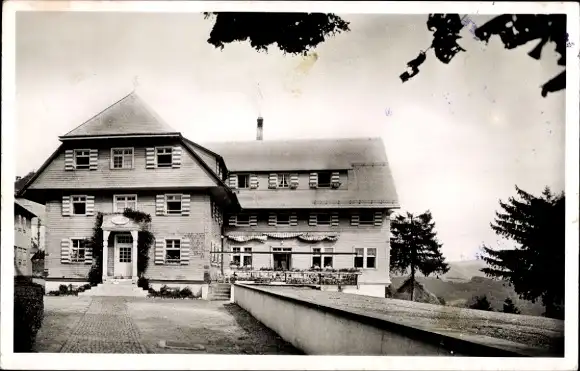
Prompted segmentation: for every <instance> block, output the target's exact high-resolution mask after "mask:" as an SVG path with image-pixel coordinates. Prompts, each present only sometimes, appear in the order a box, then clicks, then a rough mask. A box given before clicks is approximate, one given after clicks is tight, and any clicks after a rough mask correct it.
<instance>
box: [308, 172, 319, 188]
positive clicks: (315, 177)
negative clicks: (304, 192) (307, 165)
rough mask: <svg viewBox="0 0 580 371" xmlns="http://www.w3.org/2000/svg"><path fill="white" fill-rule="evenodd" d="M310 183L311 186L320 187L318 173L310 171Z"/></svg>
mask: <svg viewBox="0 0 580 371" xmlns="http://www.w3.org/2000/svg"><path fill="white" fill-rule="evenodd" d="M308 184H309V185H310V188H318V173H310V179H309V181H308Z"/></svg>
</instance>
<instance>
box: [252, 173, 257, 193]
mask: <svg viewBox="0 0 580 371" xmlns="http://www.w3.org/2000/svg"><path fill="white" fill-rule="evenodd" d="M250 188H251V189H256V188H258V176H257V175H256V174H250Z"/></svg>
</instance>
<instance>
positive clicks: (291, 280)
mask: <svg viewBox="0 0 580 371" xmlns="http://www.w3.org/2000/svg"><path fill="white" fill-rule="evenodd" d="M360 274H361V273H360V272H340V271H270V270H236V271H234V272H233V273H232V274H231V275H230V276H229V282H230V283H233V282H235V281H249V282H255V283H285V284H291V285H341V286H356V285H357V284H358V277H359V276H360ZM224 278H225V277H224Z"/></svg>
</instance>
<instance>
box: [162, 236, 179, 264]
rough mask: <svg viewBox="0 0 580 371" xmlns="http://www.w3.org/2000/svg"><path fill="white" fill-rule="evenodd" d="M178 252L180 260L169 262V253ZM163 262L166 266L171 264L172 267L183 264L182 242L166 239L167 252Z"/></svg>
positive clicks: (176, 239) (175, 239)
mask: <svg viewBox="0 0 580 371" xmlns="http://www.w3.org/2000/svg"><path fill="white" fill-rule="evenodd" d="M170 241H171V246H169V242H170ZM176 242H177V247H176ZM168 250H169V251H178V252H179V259H174V260H172V261H169V260H168V259H167V251H168ZM163 260H164V262H165V264H171V265H179V264H181V240H180V239H178V238H166V239H165V251H164V256H163Z"/></svg>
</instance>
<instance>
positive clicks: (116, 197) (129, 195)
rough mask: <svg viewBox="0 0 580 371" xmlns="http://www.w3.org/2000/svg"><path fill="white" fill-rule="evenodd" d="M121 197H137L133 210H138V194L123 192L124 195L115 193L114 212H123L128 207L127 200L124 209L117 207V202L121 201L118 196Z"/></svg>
mask: <svg viewBox="0 0 580 371" xmlns="http://www.w3.org/2000/svg"><path fill="white" fill-rule="evenodd" d="M119 197H121V198H122V197H125V198H126V197H135V208H134V209H133V210H137V195H136V194H122V195H113V212H115V213H122V212H123V211H125V209H126V208H127V202H128V201H127V200H125V207H124V208H123V210H119V208H118V207H117V202H119V200H118V198H119Z"/></svg>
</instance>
